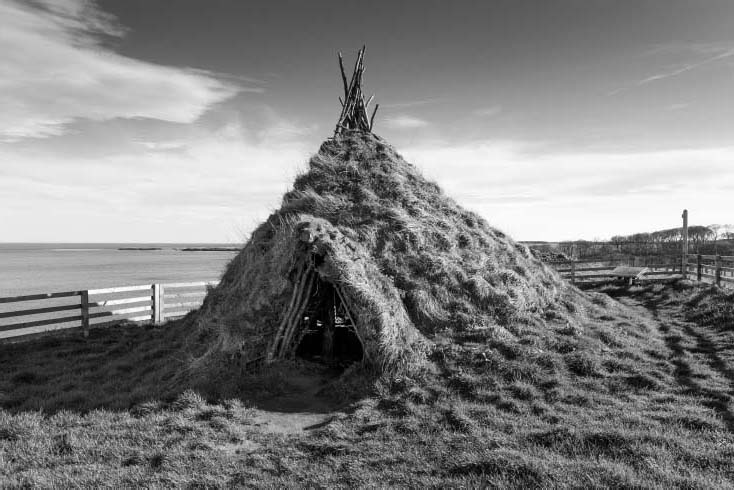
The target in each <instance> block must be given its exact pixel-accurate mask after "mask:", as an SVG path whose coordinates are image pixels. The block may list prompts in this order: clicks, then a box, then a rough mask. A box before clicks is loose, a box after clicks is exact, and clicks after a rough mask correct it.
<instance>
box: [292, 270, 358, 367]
mask: <svg viewBox="0 0 734 490" xmlns="http://www.w3.org/2000/svg"><path fill="white" fill-rule="evenodd" d="M352 318H353V317H352V315H350V314H349V312H348V310H347V306H346V305H345V304H344V303H343V302H342V300H341V297H340V295H339V293H338V292H337V290H336V288H335V287H334V286H333V285H332V284H331V283H329V282H326V281H323V280H321V279H318V280H317V283H316V285H315V287H314V289H313V291H312V294H311V298H310V299H309V303H308V306H307V307H306V311H305V313H304V315H303V318H302V319H301V326H300V332H301V339H300V342H299V343H298V347H297V348H296V356H298V357H301V358H303V359H307V360H310V361H316V362H321V363H324V364H329V365H332V366H335V367H336V366H338V367H347V366H348V365H350V364H353V363H355V362H359V361H361V360H362V356H363V355H364V351H363V348H362V342H361V341H360V340H359V337H358V336H357V333H356V330H355V328H356V325H353V324H352Z"/></svg>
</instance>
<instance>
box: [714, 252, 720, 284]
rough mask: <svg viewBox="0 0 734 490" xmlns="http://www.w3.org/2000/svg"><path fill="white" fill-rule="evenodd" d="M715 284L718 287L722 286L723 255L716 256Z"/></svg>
mask: <svg viewBox="0 0 734 490" xmlns="http://www.w3.org/2000/svg"><path fill="white" fill-rule="evenodd" d="M714 267H715V271H714V284H716V285H717V286H721V255H719V254H716V258H715V259H714Z"/></svg>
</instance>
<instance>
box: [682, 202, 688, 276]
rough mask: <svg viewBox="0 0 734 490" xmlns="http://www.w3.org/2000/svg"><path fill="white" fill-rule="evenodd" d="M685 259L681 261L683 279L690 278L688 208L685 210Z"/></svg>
mask: <svg viewBox="0 0 734 490" xmlns="http://www.w3.org/2000/svg"><path fill="white" fill-rule="evenodd" d="M682 217H683V260H682V261H681V272H682V274H683V279H687V278H688V210H687V209H684V210H683V216H682Z"/></svg>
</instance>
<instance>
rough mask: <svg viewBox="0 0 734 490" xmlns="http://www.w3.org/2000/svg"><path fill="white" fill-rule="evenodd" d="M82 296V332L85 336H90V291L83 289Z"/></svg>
mask: <svg viewBox="0 0 734 490" xmlns="http://www.w3.org/2000/svg"><path fill="white" fill-rule="evenodd" d="M80 296H81V299H80V303H81V306H82V332H83V334H84V337H89V291H82V292H81V295H80Z"/></svg>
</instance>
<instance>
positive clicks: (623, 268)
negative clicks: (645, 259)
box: [610, 265, 650, 285]
mask: <svg viewBox="0 0 734 490" xmlns="http://www.w3.org/2000/svg"><path fill="white" fill-rule="evenodd" d="M648 272H650V269H648V268H647V267H631V266H628V265H620V266H619V267H615V268H614V270H613V271H612V272H611V274H610V275H612V276H614V277H615V278H616V279H617V280H627V281H629V284H630V285H632V284H634V283H635V282H637V281H639V280H640V279H642V277H643V276H644V275H645V274H647V273H648Z"/></svg>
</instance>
